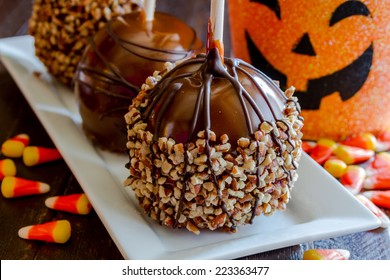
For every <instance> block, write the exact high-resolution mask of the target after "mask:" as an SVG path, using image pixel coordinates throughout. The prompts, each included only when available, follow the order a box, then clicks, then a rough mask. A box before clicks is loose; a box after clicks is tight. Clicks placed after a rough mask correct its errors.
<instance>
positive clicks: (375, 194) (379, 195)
mask: <svg viewBox="0 0 390 280" xmlns="http://www.w3.org/2000/svg"><path fill="white" fill-rule="evenodd" d="M362 194H363V195H364V196H365V197H367V198H368V199H369V200H371V201H372V203H374V204H375V205H376V206H378V207H383V208H389V209H390V190H389V191H367V192H363V193H362Z"/></svg>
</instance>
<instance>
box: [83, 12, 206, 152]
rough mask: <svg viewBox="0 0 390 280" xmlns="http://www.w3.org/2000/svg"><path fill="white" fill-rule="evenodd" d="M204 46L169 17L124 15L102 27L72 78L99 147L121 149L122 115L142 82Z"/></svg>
mask: <svg viewBox="0 0 390 280" xmlns="http://www.w3.org/2000/svg"><path fill="white" fill-rule="evenodd" d="M202 48H203V45H202V42H201V41H200V40H199V39H198V37H197V36H196V32H195V30H194V29H192V28H191V27H189V26H188V25H187V24H185V23H184V22H182V21H181V20H179V19H178V18H176V17H173V16H171V15H168V14H165V13H160V12H156V13H155V15H154V20H153V21H152V22H148V21H145V20H144V19H143V13H140V12H136V13H131V14H126V15H123V16H121V17H117V18H116V19H114V20H112V21H110V22H109V23H107V25H106V27H105V28H104V29H102V30H101V31H99V32H98V33H97V35H96V36H95V38H94V40H93V41H91V42H90V44H89V46H88V47H87V49H86V51H85V53H84V55H83V57H82V59H81V61H80V64H79V66H78V71H77V74H76V79H75V92H76V96H77V98H78V101H79V109H80V115H81V117H82V120H83V129H84V131H85V133H86V134H87V136H88V137H89V138H90V139H92V140H93V141H94V142H95V143H97V144H98V145H99V146H100V147H102V148H105V149H108V150H110V151H115V152H123V151H125V150H126V124H125V122H124V120H123V116H124V114H125V113H126V112H127V110H128V106H129V105H130V104H131V100H132V98H133V97H135V96H136V95H137V93H138V91H139V90H140V87H141V85H142V84H143V82H144V81H145V79H146V78H147V77H148V76H150V75H152V74H153V72H154V71H155V70H158V71H161V70H162V69H164V65H165V64H166V63H167V62H175V61H178V60H183V59H187V58H189V57H191V56H193V55H195V54H196V53H199V52H200V51H201V50H202Z"/></svg>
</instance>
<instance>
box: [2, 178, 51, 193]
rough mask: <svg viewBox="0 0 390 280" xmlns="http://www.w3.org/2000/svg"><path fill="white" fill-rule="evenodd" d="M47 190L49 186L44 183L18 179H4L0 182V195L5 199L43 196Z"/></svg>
mask: <svg viewBox="0 0 390 280" xmlns="http://www.w3.org/2000/svg"><path fill="white" fill-rule="evenodd" d="M49 190H50V186H49V185H48V184H46V183H42V182H37V181H30V180H26V179H22V178H18V177H5V178H4V179H3V181H2V182H1V193H2V194H3V196H4V197H5V198H13V197H20V196H27V195H35V194H43V193H47V192H49Z"/></svg>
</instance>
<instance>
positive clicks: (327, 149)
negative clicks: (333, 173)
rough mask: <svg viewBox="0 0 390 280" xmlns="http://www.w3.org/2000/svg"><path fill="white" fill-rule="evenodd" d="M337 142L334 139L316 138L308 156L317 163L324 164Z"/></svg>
mask: <svg viewBox="0 0 390 280" xmlns="http://www.w3.org/2000/svg"><path fill="white" fill-rule="evenodd" d="M336 147H337V144H336V142H335V141H333V140H330V139H320V140H318V142H317V144H316V145H315V147H314V148H313V149H312V150H311V152H310V156H311V157H312V158H313V159H314V160H315V161H316V162H317V163H319V164H321V165H322V164H324V162H325V161H327V160H328V159H329V158H330V157H331V155H332V153H333V151H334V150H335V149H336Z"/></svg>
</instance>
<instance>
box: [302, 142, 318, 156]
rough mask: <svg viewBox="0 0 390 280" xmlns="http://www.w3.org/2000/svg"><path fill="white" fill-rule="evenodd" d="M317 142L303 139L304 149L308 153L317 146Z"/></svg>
mask: <svg viewBox="0 0 390 280" xmlns="http://www.w3.org/2000/svg"><path fill="white" fill-rule="evenodd" d="M315 145H316V143H315V142H310V141H302V150H303V151H304V152H306V153H308V154H310V152H311V151H312V150H313V148H314V147H315Z"/></svg>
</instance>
